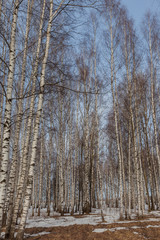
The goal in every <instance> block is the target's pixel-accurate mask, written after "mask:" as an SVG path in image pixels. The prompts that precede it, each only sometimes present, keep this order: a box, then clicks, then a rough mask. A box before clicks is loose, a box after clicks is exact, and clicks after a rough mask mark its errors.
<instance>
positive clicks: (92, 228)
mask: <svg viewBox="0 0 160 240" xmlns="http://www.w3.org/2000/svg"><path fill="white" fill-rule="evenodd" d="M103 213H104V219H105V221H102V217H101V213H100V210H99V209H93V210H92V213H91V214H89V215H78V214H77V215H76V214H75V215H74V216H70V215H68V214H65V216H60V215H59V214H57V213H55V212H52V215H51V216H50V217H48V216H47V214H46V209H42V211H41V216H40V217H38V216H37V214H36V213H35V216H34V217H32V216H31V211H30V213H29V215H28V219H27V225H26V230H25V239H26V240H143V239H150V240H160V211H153V212H150V213H148V212H147V211H146V212H145V215H144V217H143V218H141V219H137V217H136V216H135V215H134V214H132V220H123V221H120V220H119V211H118V210H117V209H106V210H104V211H103Z"/></svg>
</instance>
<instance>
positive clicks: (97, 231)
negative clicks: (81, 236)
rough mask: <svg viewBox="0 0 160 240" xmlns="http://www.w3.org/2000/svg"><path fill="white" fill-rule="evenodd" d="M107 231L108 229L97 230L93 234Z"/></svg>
mask: <svg viewBox="0 0 160 240" xmlns="http://www.w3.org/2000/svg"><path fill="white" fill-rule="evenodd" d="M106 231H107V229H106V228H97V229H94V230H93V232H95V233H102V232H106Z"/></svg>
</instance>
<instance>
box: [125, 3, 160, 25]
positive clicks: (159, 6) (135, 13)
mask: <svg viewBox="0 0 160 240" xmlns="http://www.w3.org/2000/svg"><path fill="white" fill-rule="evenodd" d="M121 3H122V4H123V5H125V6H126V7H127V9H128V11H129V16H131V17H133V19H134V20H135V24H136V27H139V25H140V24H141V22H142V19H143V16H144V14H145V12H146V11H148V10H151V11H154V12H155V11H157V12H158V13H159V14H160V0H121Z"/></svg>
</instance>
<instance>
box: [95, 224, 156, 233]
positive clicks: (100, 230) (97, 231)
mask: <svg viewBox="0 0 160 240" xmlns="http://www.w3.org/2000/svg"><path fill="white" fill-rule="evenodd" d="M150 227H155V228H160V225H148V226H146V227H140V226H132V227H129V228H128V227H115V228H97V229H94V230H93V232H96V233H101V232H105V231H110V232H115V231H119V230H130V229H131V228H132V229H137V228H150ZM134 233H135V234H139V233H137V232H134Z"/></svg>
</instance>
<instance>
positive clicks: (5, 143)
mask: <svg viewBox="0 0 160 240" xmlns="http://www.w3.org/2000/svg"><path fill="white" fill-rule="evenodd" d="M18 4H19V1H18V0H16V1H15V6H14V12H13V19H12V27H11V38H10V39H11V40H10V53H9V73H8V79H7V96H6V97H7V99H6V106H5V116H4V134H3V140H2V162H1V169H0V232H1V226H2V217H3V207H4V203H5V197H6V180H7V174H8V160H9V143H10V130H11V108H12V89H13V78H14V68H15V37H16V26H17V18H18Z"/></svg>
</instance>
